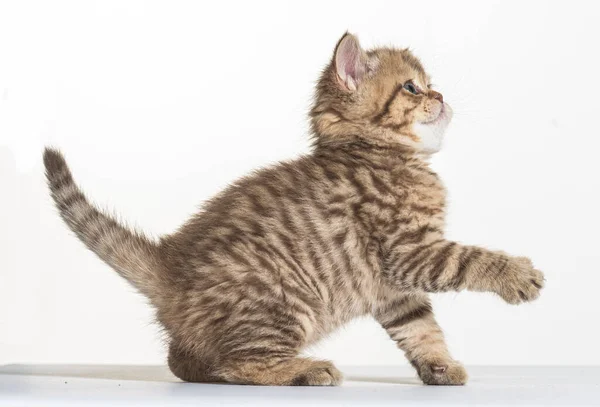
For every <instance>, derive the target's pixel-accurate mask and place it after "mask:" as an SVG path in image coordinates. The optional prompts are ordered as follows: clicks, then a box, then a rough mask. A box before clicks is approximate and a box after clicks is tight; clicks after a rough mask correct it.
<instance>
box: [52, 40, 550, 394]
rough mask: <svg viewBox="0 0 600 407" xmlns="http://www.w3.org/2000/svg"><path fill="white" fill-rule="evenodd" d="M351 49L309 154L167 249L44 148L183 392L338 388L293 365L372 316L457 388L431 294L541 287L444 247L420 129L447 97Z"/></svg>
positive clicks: (410, 71)
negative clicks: (144, 308)
mask: <svg viewBox="0 0 600 407" xmlns="http://www.w3.org/2000/svg"><path fill="white" fill-rule="evenodd" d="M344 41H345V42H344ZM342 43H343V47H346V49H339V48H340V47H342V45H339V44H338V51H337V52H336V53H335V54H334V58H333V59H332V62H331V63H330V64H329V66H328V67H327V68H326V69H325V70H324V72H323V75H322V77H321V79H320V81H319V83H318V86H317V91H316V98H315V102H314V106H313V109H312V111H311V120H312V121H311V123H312V130H313V136H314V149H313V151H312V153H311V154H309V155H307V156H304V157H301V158H298V159H296V160H293V161H288V162H283V163H280V164H278V165H275V166H272V167H270V168H267V169H263V170H260V171H258V172H255V173H254V174H252V175H250V176H247V177H245V178H243V179H241V180H239V181H237V182H236V183H235V184H233V185H232V186H231V187H229V188H227V189H226V190H225V191H223V192H222V193H221V194H219V195H218V196H216V197H215V198H213V199H212V200H211V201H210V202H209V203H208V204H206V205H205V206H204V208H203V210H202V211H201V212H200V213H198V214H196V215H195V216H193V217H192V218H191V219H190V220H189V221H188V222H187V223H186V224H184V225H183V226H182V227H181V228H180V229H179V230H178V231H176V232H175V233H173V234H171V235H168V236H164V237H162V238H161V239H160V241H158V242H155V241H151V240H149V239H147V238H146V237H144V236H143V235H141V234H139V233H136V232H132V231H130V230H129V229H127V228H125V227H124V226H122V225H121V224H119V223H117V222H116V221H115V220H114V219H112V218H111V217H109V216H108V215H106V214H104V213H102V212H100V211H99V210H98V209H97V208H95V207H94V206H92V205H90V203H89V202H88V201H87V199H86V198H85V196H84V195H83V193H82V192H81V190H80V189H79V188H78V187H77V186H76V184H75V183H74V181H73V178H72V176H71V173H70V171H69V169H68V167H67V165H66V163H65V161H64V158H63V157H62V155H61V154H60V153H59V152H58V151H56V150H53V149H46V152H45V154H44V163H45V166H46V173H47V177H48V180H49V184H50V189H51V192H52V196H53V197H54V199H55V201H56V204H57V206H58V208H59V210H60V214H61V216H62V217H63V219H64V220H65V222H66V223H67V224H68V226H69V227H70V228H71V229H72V230H73V231H75V233H76V234H77V236H78V237H79V238H80V239H81V240H82V241H83V242H84V243H85V244H86V245H87V247H88V248H89V249H91V250H92V251H93V252H95V253H96V254H97V255H98V256H99V257H100V258H101V259H102V260H104V261H105V262H106V263H108V264H109V265H110V266H112V267H113V268H114V269H115V270H116V271H117V272H119V273H120V274H121V275H122V276H123V277H124V278H126V279H127V280H129V281H130V282H131V283H132V284H133V285H134V286H135V287H137V288H138V289H139V290H140V291H141V292H142V293H143V294H145V295H146V296H147V297H148V298H149V299H150V301H151V303H152V304H153V306H154V307H155V308H156V311H157V317H158V320H159V321H160V323H161V324H162V325H163V326H164V328H165V330H166V332H167V333H168V337H169V341H170V342H169V343H170V349H169V358H168V362H169V367H170V368H171V370H172V371H173V373H174V374H175V375H176V376H178V377H179V378H181V379H183V380H186V381H192V382H204V381H225V382H230V383H244V384H262V385H337V384H339V383H341V381H342V375H341V373H340V372H339V371H338V370H337V369H336V367H335V366H333V364H332V363H330V362H327V361H318V360H312V359H308V358H303V357H299V356H298V354H299V353H300V352H301V350H302V349H303V348H305V347H306V346H307V345H309V344H311V343H314V342H315V341H317V340H319V339H320V338H322V337H323V336H325V335H327V334H328V333H330V332H332V331H333V330H334V329H336V328H337V327H339V326H340V325H342V324H344V323H346V322H348V321H350V320H351V319H353V318H356V317H358V316H362V315H367V314H370V315H372V316H374V317H375V319H376V320H377V321H379V323H380V324H381V325H382V326H383V327H384V328H385V329H386V330H387V332H388V333H389V335H390V336H391V338H392V339H393V340H394V341H396V342H397V344H398V347H400V348H401V349H402V350H403V351H404V352H405V354H406V356H407V357H408V359H409V360H410V361H411V363H412V364H413V365H414V366H415V368H416V370H417V372H418V374H419V376H420V377H421V379H422V380H423V381H424V382H425V383H427V384H464V383H465V382H466V380H467V374H466V372H465V370H464V368H463V367H462V366H461V365H460V363H458V362H456V361H454V360H453V359H452V357H451V356H450V354H449V352H448V350H447V347H446V344H445V342H444V337H443V334H442V331H441V330H440V328H439V326H438V325H437V323H436V321H435V319H434V316H433V313H432V309H431V305H430V301H429V298H428V293H436V292H446V291H461V290H473V291H488V292H493V293H497V294H499V295H500V296H501V297H502V298H503V299H504V300H506V301H507V302H509V303H511V304H517V303H520V302H523V301H530V300H533V299H535V298H536V297H537V296H538V295H539V290H540V288H541V287H542V284H543V276H542V274H541V273H540V272H539V271H537V270H535V269H534V268H533V266H532V264H531V262H530V261H529V260H528V259H526V258H520V257H512V256H509V255H507V254H505V253H502V252H496V251H490V250H486V249H484V248H480V247H475V246H466V245H462V244H460V243H456V242H452V241H448V240H446V239H445V238H444V232H443V230H444V206H445V190H444V187H443V186H442V183H441V182H440V180H439V178H438V176H437V175H436V174H435V173H434V172H432V171H431V170H430V169H429V166H428V163H427V161H426V158H427V155H426V154H424V153H423V151H421V149H420V147H419V143H420V142H421V139H420V137H419V135H418V134H417V133H415V132H413V130H412V129H413V124H414V123H416V121H424V120H426V119H427V118H428V117H430V116H431V112H432V111H433V110H434V108H436V107H437V108H438V109H439V105H436V104H438V103H441V102H442V97H441V95H440V94H439V93H437V92H435V91H433V90H430V89H429V88H428V87H427V84H428V82H429V81H428V77H427V75H426V73H425V71H424V70H423V68H422V66H421V64H420V63H419V61H418V60H417V59H416V58H415V57H414V56H412V55H411V53H410V52H409V51H408V50H396V49H392V48H381V49H375V50H372V51H368V52H365V51H362V49H361V48H360V47H359V46H358V41H357V40H356V38H355V37H354V36H352V35H350V34H346V35H345V36H344V37H342V40H341V41H340V44H342ZM357 52H358V54H357ZM338 54H340V59H339V60H336V56H337V55H338ZM344 58H346V59H344ZM348 60H349V61H350V65H346V66H350V68H348V69H349V72H350V75H354V76H353V77H350V79H347V78H346V79H347V80H346V81H345V79H344V74H343V72H342V74H340V69H341V68H340V67H341V65H342V64H343V63H344V62H345V61H348ZM340 61H341V62H340ZM354 63H356V65H352V64H354ZM355 66H356V67H358V68H357V69H356V70H355V71H353V69H354V68H353V67H355ZM342 68H343V67H342ZM340 75H341V76H340ZM408 80H412V81H415V83H419V84H421V86H422V87H423V90H422V93H420V94H418V95H413V94H412V93H410V92H408V91H407V90H406V89H405V88H403V86H402V85H403V84H404V83H406V82H407V81H408Z"/></svg>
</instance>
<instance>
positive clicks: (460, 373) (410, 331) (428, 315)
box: [374, 293, 467, 385]
mask: <svg viewBox="0 0 600 407" xmlns="http://www.w3.org/2000/svg"><path fill="white" fill-rule="evenodd" d="M374 316H375V318H376V319H377V320H378V321H379V323H380V324H381V325H382V326H383V327H384V328H385V330H386V331H387V332H388V334H389V335H390V337H391V338H392V339H393V340H394V341H396V343H397V344H398V347H399V348H400V349H402V350H403V351H404V353H405V354H406V357H407V358H408V360H409V361H410V363H411V364H412V365H413V366H414V367H415V369H417V373H418V374H419V377H420V378H421V380H423V383H425V384H435V385H461V384H465V383H466V382H467V372H466V371H465V369H464V367H463V366H462V365H461V364H460V363H459V362H457V361H455V360H454V359H452V357H451V356H450V353H449V352H448V348H447V346H446V342H445V340H444V335H443V333H442V330H441V329H440V327H439V326H438V324H437V322H436V321H435V318H434V316H433V312H432V310H431V304H430V302H429V298H427V295H426V294H423V293H414V294H406V295H400V296H399V297H398V298H396V299H395V300H394V301H391V302H390V303H388V304H384V305H382V306H380V307H379V308H378V309H377V310H376V311H375V313H374Z"/></svg>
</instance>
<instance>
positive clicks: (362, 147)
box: [314, 137, 428, 169]
mask: <svg viewBox="0 0 600 407" xmlns="http://www.w3.org/2000/svg"><path fill="white" fill-rule="evenodd" d="M314 154H315V155H330V154H333V155H339V154H343V155H346V156H351V157H353V158H355V159H358V160H360V161H366V162H369V163H372V164H373V165H377V166H389V167H390V169H392V168H393V167H396V166H398V165H403V166H406V165H418V166H423V165H428V156H423V155H422V154H419V153H418V152H417V151H415V150H414V149H412V148H410V147H407V146H404V145H401V144H393V145H392V144H379V143H372V142H368V141H366V140H364V139H363V138H359V137H356V138H352V139H350V138H349V139H346V140H344V141H343V142H336V143H323V144H316V145H315V146H314Z"/></svg>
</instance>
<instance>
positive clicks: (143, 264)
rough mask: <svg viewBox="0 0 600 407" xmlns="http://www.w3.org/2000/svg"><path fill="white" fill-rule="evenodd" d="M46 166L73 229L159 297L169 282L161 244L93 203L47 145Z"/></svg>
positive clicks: (144, 290) (111, 263)
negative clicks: (163, 262)
mask: <svg viewBox="0 0 600 407" xmlns="http://www.w3.org/2000/svg"><path fill="white" fill-rule="evenodd" d="M44 166H45V167H46V177H47V179H48V184H49V186H50V192H51V194H52V198H53V199H54V202H55V203H56V206H57V208H58V210H59V211H60V216H61V217H62V218H63V220H64V221H65V222H66V223H67V225H68V226H69V228H71V230H72V231H73V232H75V234H76V235H77V237H78V238H79V239H80V240H81V241H82V242H83V243H85V245H86V246H87V247H88V248H89V249H90V250H91V251H93V252H94V253H96V254H97V255H98V256H99V257H100V258H101V259H102V260H104V261H105V262H106V263H107V264H108V265H109V266H111V267H112V268H114V269H115V270H116V271H117V272H118V273H119V274H120V275H121V276H122V277H124V278H125V279H127V280H128V281H129V282H130V283H131V284H133V285H134V286H135V287H136V288H137V289H138V290H139V291H140V292H141V293H142V294H144V295H146V296H147V297H149V298H150V300H158V297H161V296H162V294H164V290H165V288H167V287H165V285H168V283H169V282H168V281H167V280H168V275H166V273H163V272H161V271H162V270H163V265H162V260H161V256H160V252H161V250H160V247H159V245H158V244H157V243H155V242H153V241H151V240H149V239H148V238H147V237H145V236H143V235H142V234H140V233H138V232H135V231H131V230H130V229H128V228H126V227H125V226H123V225H122V224H120V223H119V222H117V221H116V220H115V219H114V218H113V217H111V216H108V215H106V214H105V213H103V212H102V211H100V210H99V209H98V208H96V207H95V206H93V205H92V204H90V202H89V201H88V200H87V198H86V197H85V195H84V194H83V192H81V190H80V189H79V187H78V186H77V185H76V184H75V181H73V176H72V175H71V171H70V170H69V167H68V166H67V163H66V161H65V159H64V157H63V156H62V154H61V153H60V152H59V151H57V150H54V149H52V148H46V150H45V151H44Z"/></svg>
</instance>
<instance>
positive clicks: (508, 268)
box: [490, 257, 544, 304]
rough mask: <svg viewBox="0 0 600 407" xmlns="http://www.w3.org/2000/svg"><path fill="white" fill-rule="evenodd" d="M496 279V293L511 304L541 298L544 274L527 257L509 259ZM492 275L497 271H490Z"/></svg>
mask: <svg viewBox="0 0 600 407" xmlns="http://www.w3.org/2000/svg"><path fill="white" fill-rule="evenodd" d="M500 267H501V269H500V270H498V271H497V272H498V275H497V276H496V278H494V283H495V284H494V285H495V291H496V292H497V293H498V294H499V295H500V296H501V297H502V298H503V299H504V300H505V301H506V302H508V303H509V304H520V303H522V302H528V301H533V300H535V299H536V298H537V297H539V296H540V290H541V289H542V287H543V286H544V274H543V273H542V272H541V271H539V270H536V269H535V268H534V267H533V263H532V262H531V260H529V259H528V258H527V257H509V258H507V259H506V260H505V261H504V263H503V264H502V265H501V266H500ZM490 271H491V272H492V273H494V272H496V270H490Z"/></svg>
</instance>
